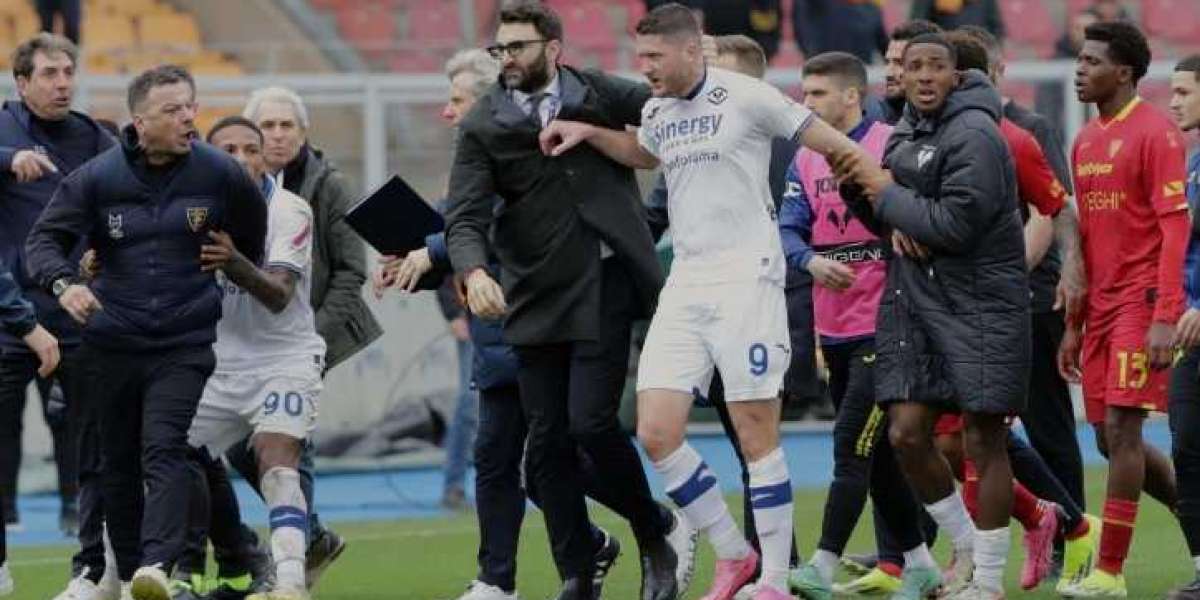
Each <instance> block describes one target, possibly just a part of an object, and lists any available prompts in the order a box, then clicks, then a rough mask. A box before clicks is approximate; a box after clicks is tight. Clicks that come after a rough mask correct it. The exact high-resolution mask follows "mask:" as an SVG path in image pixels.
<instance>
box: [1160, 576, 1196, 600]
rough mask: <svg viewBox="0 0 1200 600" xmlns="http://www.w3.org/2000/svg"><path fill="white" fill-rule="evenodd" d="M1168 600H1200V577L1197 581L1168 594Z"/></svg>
mask: <svg viewBox="0 0 1200 600" xmlns="http://www.w3.org/2000/svg"><path fill="white" fill-rule="evenodd" d="M1167 600H1200V575H1197V576H1196V580H1195V581H1193V582H1191V583H1189V584H1187V585H1185V586H1183V587H1181V588H1179V589H1177V590H1172V591H1171V592H1170V593H1168V594H1167Z"/></svg>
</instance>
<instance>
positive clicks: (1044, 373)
mask: <svg viewBox="0 0 1200 600" xmlns="http://www.w3.org/2000/svg"><path fill="white" fill-rule="evenodd" d="M1064 329H1065V325H1064V324H1063V315H1062V313H1061V312H1048V313H1034V314H1033V363H1032V365H1033V366H1032V367H1031V369H1030V371H1029V402H1028V404H1027V405H1026V408H1025V411H1024V412H1022V413H1021V423H1022V424H1023V425H1024V426H1025V434H1026V435H1027V436H1029V443H1030V445H1032V446H1033V448H1034V450H1037V453H1038V454H1040V455H1041V457H1042V459H1043V460H1045V463H1046V465H1047V466H1049V467H1050V472H1052V473H1054V475H1055V476H1056V477H1057V478H1058V480H1059V481H1060V482H1062V485H1063V486H1064V487H1065V488H1066V490H1067V493H1068V494H1070V495H1071V499H1072V500H1074V502H1075V504H1076V505H1078V506H1079V507H1081V508H1083V507H1085V506H1087V505H1086V503H1085V502H1086V499H1085V498H1084V495H1083V457H1082V456H1081V454H1080V452H1079V438H1078V437H1077V436H1076V435H1075V412H1074V409H1073V408H1072V406H1071V393H1070V391H1069V390H1068V388H1067V382H1066V381H1063V378H1062V377H1061V376H1060V375H1059V374H1058V362H1057V360H1056V357H1057V356H1058V346H1059V344H1060V343H1061V342H1062V338H1063V332H1064ZM1031 489H1032V488H1031Z"/></svg>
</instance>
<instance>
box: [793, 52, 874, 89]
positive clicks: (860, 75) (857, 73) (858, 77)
mask: <svg viewBox="0 0 1200 600" xmlns="http://www.w3.org/2000/svg"><path fill="white" fill-rule="evenodd" d="M800 74H801V77H808V76H809V75H825V76H829V77H837V78H838V79H840V80H842V82H843V84H844V85H845V87H854V88H857V89H858V92H859V94H862V95H864V96H865V94H866V91H867V66H866V65H864V64H863V61H862V60H861V59H860V58H858V57H857V56H855V55H853V54H850V53H848V52H823V53H821V54H818V55H816V56H814V57H812V58H810V59H808V60H807V61H805V63H804V68H803V69H802V70H801V72H800Z"/></svg>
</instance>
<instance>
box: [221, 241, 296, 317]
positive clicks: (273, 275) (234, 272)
mask: <svg viewBox="0 0 1200 600" xmlns="http://www.w3.org/2000/svg"><path fill="white" fill-rule="evenodd" d="M208 237H209V243H207V244H204V245H203V246H201V247H200V268H201V269H202V270H205V271H215V270H217V269H220V270H221V272H223V273H225V276H226V277H228V278H229V280H230V281H232V282H233V283H235V284H237V286H238V287H240V288H242V289H243V290H245V291H246V293H248V294H250V295H251V296H253V297H254V299H255V300H258V301H259V302H261V303H262V304H263V306H266V307H267V309H268V310H270V311H271V312H273V313H279V312H283V309H285V308H287V305H288V303H289V302H291V301H292V297H293V296H295V294H296V279H297V274H296V271H295V270H294V269H293V268H292V267H288V266H283V265H278V264H271V265H268V266H266V267H263V268H261V269H260V268H258V267H256V266H255V265H254V263H253V262H250V259H249V258H247V257H246V255H244V254H242V253H241V252H240V251H239V250H238V249H237V246H236V245H235V244H234V242H233V238H232V237H231V236H230V235H229V234H227V233H225V232H221V231H210V232H209V233H208Z"/></svg>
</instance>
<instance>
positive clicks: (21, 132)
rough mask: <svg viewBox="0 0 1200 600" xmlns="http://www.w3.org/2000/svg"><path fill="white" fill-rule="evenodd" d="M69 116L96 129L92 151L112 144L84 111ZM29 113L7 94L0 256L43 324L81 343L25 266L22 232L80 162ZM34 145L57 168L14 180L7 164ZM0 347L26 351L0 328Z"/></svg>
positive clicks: (0, 114) (0, 132)
mask: <svg viewBox="0 0 1200 600" xmlns="http://www.w3.org/2000/svg"><path fill="white" fill-rule="evenodd" d="M68 118H70V119H77V120H78V121H79V122H80V123H82V124H83V125H84V126H87V127H92V128H94V129H95V131H96V148H95V151H94V152H92V153H91V156H95V155H97V154H100V153H101V152H103V151H105V150H107V149H109V148H111V147H112V146H113V144H114V141H113V139H112V138H111V137H110V136H109V135H108V132H106V131H104V129H103V128H101V127H100V126H98V125H96V123H95V122H94V121H92V120H91V119H90V118H89V117H88V116H87V115H85V114H82V113H77V112H72V113H71V116H69V117H68ZM32 119H33V117H32V115H31V114H30V113H29V109H28V108H27V107H26V106H25V104H24V103H23V102H20V101H16V100H10V101H8V102H5V103H4V105H3V107H2V108H0V262H3V263H4V264H5V265H6V266H7V267H8V268H9V269H11V270H12V271H11V277H12V279H13V280H14V281H15V282H16V284H17V292H18V294H20V295H21V296H24V298H25V299H26V300H27V301H29V302H31V303H32V304H33V306H34V309H35V310H36V312H37V318H38V320H39V321H40V322H41V323H42V325H43V326H44V327H45V328H46V329H48V330H50V332H51V333H53V334H54V336H55V337H57V338H58V341H59V343H60V344H62V345H64V346H72V345H75V344H78V343H79V327H78V326H77V325H76V324H75V321H73V320H72V319H71V317H70V315H68V314H67V312H66V311H65V310H63V309H62V307H60V306H59V305H58V300H57V299H55V298H54V297H53V296H52V295H50V294H49V293H48V292H47V291H46V290H44V289H43V288H42V287H41V286H39V285H38V284H37V282H36V281H35V280H34V279H33V278H32V277H30V276H29V274H28V272H26V270H25V237H26V236H28V235H29V230H30V229H32V228H33V223H34V221H36V220H37V218H38V215H41V214H42V210H43V209H44V208H46V204H47V203H49V202H50V197H51V196H52V195H54V190H55V188H57V187H58V184H59V183H60V182H61V181H62V180H63V177H65V176H66V175H67V174H68V173H70V172H72V171H74V170H75V169H77V168H79V166H80V165H81V164H83V163H82V161H76V160H72V157H70V156H67V155H66V154H65V153H60V152H58V151H57V149H56V148H55V145H54V142H53V140H49V139H43V137H42V136H39V135H38V134H37V133H36V132H35V131H34V129H33V128H32V126H31V122H32ZM38 147H40V148H43V149H44V150H45V152H46V157H47V158H49V159H50V160H51V161H53V162H54V165H55V166H56V167H57V168H58V173H48V174H46V175H45V176H43V177H42V178H40V179H38V180H37V181H30V182H27V183H19V182H17V179H16V176H15V175H13V174H12V170H11V166H12V160H13V157H14V156H15V155H16V154H17V152H20V151H21V150H32V149H34V148H38ZM89 158H90V157H89ZM80 246H82V245H80ZM80 252H81V249H80V248H76V249H72V252H71V253H70V255H69V256H70V258H71V260H74V261H78V258H79V253H80ZM0 351H2V352H29V349H28V348H27V347H26V346H25V343H24V342H23V341H21V338H20V336H16V335H12V334H10V333H7V332H6V331H3V330H0Z"/></svg>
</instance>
